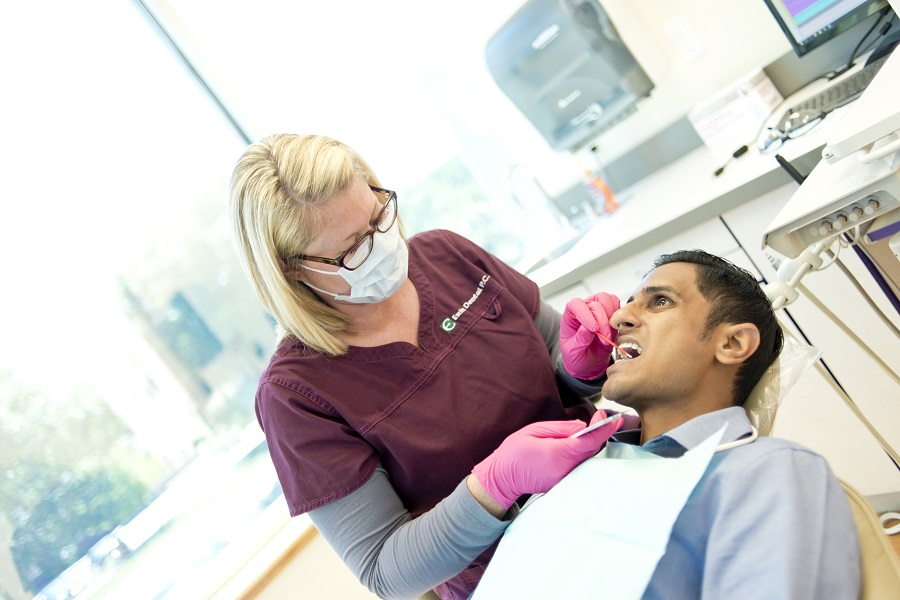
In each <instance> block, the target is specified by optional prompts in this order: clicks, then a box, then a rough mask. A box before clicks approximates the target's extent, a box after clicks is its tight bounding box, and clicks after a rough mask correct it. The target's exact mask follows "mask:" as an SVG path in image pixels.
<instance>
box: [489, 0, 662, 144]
mask: <svg viewBox="0 0 900 600" xmlns="http://www.w3.org/2000/svg"><path fill="white" fill-rule="evenodd" d="M486 58H487V65H488V70H489V71H490V73H491V75H492V76H493V78H494V81H496V82H497V85H498V86H499V87H500V89H501V90H502V91H503V92H504V93H505V94H506V95H507V96H508V97H509V98H510V100H512V101H513V103H515V104H516V106H517V107H518V108H519V110H521V111H522V112H523V113H524V114H525V116H526V117H528V119H529V120H530V121H531V123H532V124H533V125H534V126H535V127H536V128H537V130H538V131H539V132H540V133H541V135H543V136H544V139H546V140H547V142H548V143H549V144H550V146H551V147H552V148H553V149H554V150H577V149H579V148H580V147H582V146H584V145H585V144H586V143H588V142H589V141H590V140H591V139H592V138H594V137H596V136H597V135H599V134H600V133H602V132H604V131H606V130H607V129H609V128H610V127H612V126H613V125H615V124H616V123H617V122H619V121H620V120H621V119H623V118H625V117H627V116H628V115H630V114H632V113H633V112H635V110H636V107H635V103H636V102H637V100H638V99H639V98H641V97H643V96H647V95H649V94H650V91H651V90H652V89H653V82H652V81H651V80H650V78H649V77H648V75H647V73H646V72H645V71H644V69H643V68H642V67H641V65H640V64H639V63H638V62H637V60H636V59H635V57H634V55H633V54H632V53H631V52H630V51H629V49H628V48H627V47H626V46H625V43H624V42H623V41H622V39H621V37H620V36H619V33H618V31H617V30H616V27H615V26H614V25H613V23H612V21H610V19H609V16H608V15H607V13H606V11H605V10H604V9H603V7H602V6H601V5H600V3H599V2H597V1H596V0H528V1H527V2H526V3H525V4H524V5H523V6H522V8H520V9H519V10H518V11H517V12H516V13H515V14H514V15H513V16H512V17H510V19H509V20H508V21H507V22H506V23H505V24H504V25H503V26H502V27H501V28H500V29H499V30H498V31H497V33H495V34H494V36H493V37H492V38H491V39H490V41H489V42H488V44H487V49H486Z"/></svg>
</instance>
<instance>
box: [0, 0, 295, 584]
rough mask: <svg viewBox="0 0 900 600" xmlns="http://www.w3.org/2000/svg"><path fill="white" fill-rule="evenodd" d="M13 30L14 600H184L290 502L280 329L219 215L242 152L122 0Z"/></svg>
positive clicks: (7, 26)
mask: <svg viewBox="0 0 900 600" xmlns="http://www.w3.org/2000/svg"><path fill="white" fill-rule="evenodd" d="M0 22H2V25H0V27H2V34H0V47H2V53H3V56H4V59H3V60H4V89H5V92H4V100H3V104H2V106H3V111H2V120H3V127H2V129H3V131H4V143H3V147H2V150H0V152H2V155H3V165H4V166H3V171H4V181H5V190H4V191H5V194H4V197H5V200H4V203H3V204H4V208H3V216H2V218H0V230H2V234H0V256H2V261H3V274H4V281H5V284H4V286H3V289H4V292H3V296H2V300H0V303H2V311H0V331H2V338H3V342H2V346H0V353H2V354H0V490H2V493H0V582H2V583H0V587H2V592H0V597H3V598H9V599H16V600H18V599H19V598H31V597H33V596H35V595H40V597H47V598H54V599H55V598H68V597H70V596H75V595H82V594H83V595H84V596H85V597H87V596H95V597H110V598H154V597H166V595H168V596H169V597H184V596H181V594H183V590H184V589H198V587H197V586H198V585H200V584H198V583H196V581H192V579H194V578H196V577H197V575H198V574H202V573H203V569H204V566H205V565H207V564H208V563H210V562H211V561H212V560H213V558H214V557H216V556H217V555H220V554H221V552H222V550H223V549H224V548H225V547H227V546H228V545H229V544H230V542H231V541H232V540H233V539H235V538H236V537H238V536H239V535H240V531H239V530H240V528H247V527H253V519H254V517H255V516H256V515H258V514H259V513H260V512H261V511H263V509H265V508H266V507H267V506H269V505H270V504H271V503H273V502H274V501H277V500H279V492H280V490H279V488H278V486H277V481H276V479H275V477H274V471H273V470H272V468H271V465H270V463H269V459H268V456H267V455H266V452H265V444H264V443H263V440H262V436H261V433H260V432H259V427H258V425H257V424H256V420H255V417H254V414H253V391H254V388H255V385H256V380H257V379H258V377H259V373H260V371H261V369H262V367H263V365H264V364H265V361H266V360H267V354H268V352H269V350H270V349H271V347H272V345H273V342H274V331H273V327H272V323H271V321H270V320H269V319H268V317H267V315H266V314H265V313H264V312H263V311H262V309H261V308H260V307H259V303H258V302H257V301H256V299H255V297H253V296H252V293H251V291H250V290H249V286H248V285H247V284H246V282H245V278H244V276H243V274H242V273H241V271H240V267H239V266H238V263H237V261H236V258H235V252H234V250H233V247H232V244H231V239H230V231H229V225H228V217H227V211H226V208H225V207H226V204H227V202H226V190H227V178H228V176H229V174H230V169H231V165H232V164H233V163H234V161H235V159H236V157H237V156H238V155H239V153H240V152H241V150H242V149H243V145H244V144H243V141H242V140H241V139H240V138H239V137H238V136H237V134H236V133H235V131H234V130H233V129H232V128H231V127H230V126H229V125H228V123H227V122H226V120H225V119H224V118H223V116H222V114H221V113H220V112H219V111H218V110H217V109H216V107H215V106H214V105H213V104H212V102H210V99H209V97H208V95H207V94H205V92H204V91H203V90H202V89H201V88H200V86H198V85H197V83H196V81H195V80H194V79H193V78H192V77H191V76H189V74H188V72H187V71H186V69H185V68H184V67H183V65H182V64H181V63H180V62H179V61H178V60H177V58H176V57H175V56H174V55H173V53H172V52H171V51H170V50H169V49H168V48H167V47H166V45H165V44H164V43H162V41H161V39H160V38H159V36H158V35H157V33H156V32H155V31H154V30H153V29H152V28H151V27H150V26H149V25H148V23H147V21H146V20H145V18H144V17H143V16H142V15H141V14H140V13H139V11H138V10H136V8H135V6H134V5H132V4H130V3H128V2H114V1H112V0H101V1H98V2H89V3H69V2H61V1H57V2H35V3H27V2H17V3H6V4H4V5H3V8H2V9H0ZM221 576H222V575H221V574H219V577H221ZM200 589H202V587H200Z"/></svg>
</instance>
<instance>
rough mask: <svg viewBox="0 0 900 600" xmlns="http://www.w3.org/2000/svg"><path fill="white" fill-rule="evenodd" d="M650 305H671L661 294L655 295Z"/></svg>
mask: <svg viewBox="0 0 900 600" xmlns="http://www.w3.org/2000/svg"><path fill="white" fill-rule="evenodd" d="M650 304H651V305H653V306H668V305H670V304H672V301H671V300H670V299H669V298H667V297H666V296H663V295H661V294H656V295H654V296H653V300H652V301H651V303H650Z"/></svg>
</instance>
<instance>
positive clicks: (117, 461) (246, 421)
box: [0, 0, 574, 600]
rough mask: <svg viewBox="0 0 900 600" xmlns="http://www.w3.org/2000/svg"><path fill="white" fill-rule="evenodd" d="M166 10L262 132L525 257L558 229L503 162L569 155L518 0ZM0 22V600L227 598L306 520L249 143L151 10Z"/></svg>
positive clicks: (236, 109)
mask: <svg viewBox="0 0 900 600" xmlns="http://www.w3.org/2000/svg"><path fill="white" fill-rule="evenodd" d="M495 4H496V5H495ZM148 5H149V6H150V8H151V10H153V11H154V13H156V14H157V15H158V16H160V17H161V21H162V23H163V25H164V26H166V27H167V29H168V33H169V35H171V37H172V38H173V39H174V40H175V42H176V44H178V45H179V46H180V47H181V48H182V49H184V51H185V54H186V55H187V57H188V58H189V59H190V60H191V61H192V62H193V63H194V64H195V65H196V66H197V67H198V71H199V72H200V74H201V75H203V76H204V78H206V79H208V80H209V81H210V82H211V83H212V86H211V87H212V88H213V90H214V91H215V92H216V93H217V95H218V96H219V97H220V98H221V99H222V100H223V102H224V104H225V106H226V107H227V108H228V110H229V111H230V113H231V116H233V117H234V118H235V119H236V121H237V122H239V123H241V124H242V125H243V126H244V127H245V129H246V131H247V132H248V134H249V135H250V137H251V138H252V139H258V138H259V137H262V136H263V135H266V134H268V133H273V132H279V131H294V132H301V133H309V132H315V133H324V134H327V135H331V136H332V137H336V138H338V139H341V140H342V141H345V142H347V143H349V144H350V145H351V146H353V147H354V148H355V149H356V150H358V151H359V152H360V153H361V154H362V155H363V156H365V157H366V159H367V160H368V161H369V162H370V163H371V164H372V166H373V167H374V168H375V170H376V171H377V172H378V173H379V176H380V178H381V179H382V181H383V183H384V185H386V186H387V187H390V188H392V189H396V190H397V191H398V194H399V197H400V210H401V215H402V217H403V219H404V221H405V223H406V227H407V231H408V232H410V233H414V232H417V231H421V230H423V229H429V228H435V227H446V228H450V229H454V230H455V231H458V232H459V233H461V234H463V235H466V236H468V237H470V238H472V239H473V240H475V241H477V242H479V243H481V244H482V245H483V246H485V247H486V248H488V249H489V250H491V251H493V252H494V253H496V254H497V255H498V256H500V257H501V258H503V259H504V260H507V262H510V263H511V264H515V262H516V261H517V260H518V259H519V258H521V257H522V256H523V255H524V254H526V253H527V252H528V251H529V250H530V249H531V248H530V247H529V244H530V243H529V242H528V240H530V239H534V238H535V237H539V238H540V239H542V240H544V241H545V243H546V242H552V234H553V231H554V230H553V223H554V220H553V219H549V220H548V219H547V215H549V214H551V213H549V212H547V211H549V210H550V209H549V205H548V204H546V203H545V202H544V199H543V198H541V197H540V194H537V195H535V194H534V193H533V192H534V190H531V192H532V194H531V195H530V196H529V193H527V192H525V191H523V190H522V189H519V190H518V191H517V198H518V201H519V202H520V203H524V204H526V205H527V208H528V210H524V211H523V206H522V205H521V204H517V203H516V201H514V200H513V198H512V197H511V195H510V194H509V193H508V192H509V190H508V189H507V187H505V183H504V182H505V179H506V178H507V176H508V174H509V173H511V172H512V170H513V166H514V165H515V164H517V163H526V164H532V165H533V164H544V165H549V166H550V167H552V166H553V165H554V164H557V165H560V164H563V162H564V159H562V162H561V159H560V157H559V156H558V155H556V154H554V153H552V152H550V151H549V149H548V148H547V147H546V146H545V144H544V143H543V141H542V140H541V139H540V138H539V136H538V134H537V132H535V131H534V130H533V129H532V128H531V126H530V125H529V124H527V122H526V121H525V120H524V117H521V116H520V115H518V113H517V112H516V110H515V109H514V108H513V107H512V105H511V104H509V103H508V102H507V101H506V100H505V98H504V97H503V96H502V94H501V92H500V91H499V90H498V89H496V87H495V86H494V85H493V82H492V81H491V80H490V78H489V76H488V75H487V71H486V68H485V66H484V61H483V49H484V42H485V41H486V40H487V38H488V36H489V35H490V33H492V32H493V30H494V29H495V28H496V26H497V25H499V24H500V23H501V22H502V21H503V20H504V19H505V18H506V17H507V16H508V15H509V14H511V13H512V12H514V10H515V9H516V7H517V5H518V2H514V1H512V0H505V1H504V2H499V3H492V4H491V5H490V6H487V5H484V4H483V3H480V2H477V1H476V0H468V1H466V2H462V3H458V4H455V5H452V6H451V5H446V6H441V7H438V6H436V5H435V6H432V5H428V8H427V9H426V8H423V7H424V6H425V5H418V4H414V3H385V4H382V3H371V2H366V1H364V0H352V1H351V2H349V3H347V2H344V3H326V2H317V3H284V2H280V1H277V0H260V1H259V2H254V3H226V4H222V3H218V2H213V1H211V0H177V1H174V2H164V1H155V2H149V3H148ZM422 11H424V12H422ZM210 12H215V15H216V16H215V18H210V17H209V13H210ZM476 14H477V15H478V19H474V20H473V19H471V15H476ZM437 21H441V22H442V23H443V26H441V27H435V26H434V24H435V23H436V22H437ZM0 24H2V25H0V27H2V31H0V49H2V52H3V56H4V57H5V63H4V89H5V92H6V93H5V94H4V103H3V109H4V110H3V112H2V117H0V118H2V119H3V131H4V134H5V143H4V144H3V146H2V149H0V153H2V157H0V158H2V161H3V165H4V174H5V175H6V177H5V178H4V179H5V190H4V191H5V194H4V196H5V200H4V208H3V213H2V218H0V256H2V261H3V262H2V264H3V275H4V280H5V284H4V293H3V296H2V299H0V308H2V310H0V331H2V336H3V344H2V345H0V598H3V599H4V600H5V599H11V600H19V599H21V598H31V597H34V596H38V597H41V598H59V597H74V596H78V597H84V598H87V597H90V598H139V597H141V598H147V597H153V598H179V597H198V598H199V597H206V596H208V595H209V594H210V593H212V591H214V590H215V589H216V588H217V587H218V586H219V585H221V584H222V583H223V579H224V578H227V577H228V576H229V574H230V573H231V572H232V571H233V569H234V567H235V566H236V565H238V564H240V561H241V560H242V559H241V558H240V557H241V556H246V554H248V553H251V552H253V551H254V550H255V549H256V548H257V547H258V546H259V544H260V543H261V536H260V535H259V533H258V532H259V530H260V527H267V526H270V525H271V524H272V523H282V522H283V521H279V519H281V518H283V519H287V509H286V507H285V506H284V500H283V498H281V495H280V487H279V485H278V483H277V480H276V477H275V474H274V469H273V468H272V466H271V463H270V461H269V457H268V454H267V451H266V447H265V443H264V440H263V437H262V434H261V432H260V430H259V427H258V425H257V423H256V419H255V416H254V413H253V394H254V390H255V387H256V381H257V379H258V377H259V374H260V372H261V371H262V369H263V368H264V366H265V364H266V362H267V361H268V357H269V353H270V352H271V350H272V348H273V346H274V342H275V333H274V326H273V325H274V324H273V322H272V320H271V318H270V317H269V316H268V315H267V314H265V312H264V311H263V309H262V307H261V306H260V304H259V302H258V301H257V299H256V298H255V296H254V295H253V293H252V291H251V290H250V287H249V285H248V283H247V282H246V279H245V277H244V275H243V273H242V272H241V269H240V267H239V265H238V262H237V259H236V254H235V252H234V248H233V243H232V241H231V232H230V226H229V223H228V213H227V183H228V177H229V176H230V172H231V168H232V166H233V164H234V162H235V160H236V159H237V157H238V156H239V155H240V153H241V152H242V150H243V148H244V146H245V140H244V139H243V138H242V137H241V136H240V135H239V134H238V133H237V132H236V130H235V128H234V127H233V126H232V124H231V123H230V122H229V120H228V119H226V117H225V115H224V114H223V113H222V111H221V110H220V109H219V107H218V106H217V105H216V104H215V103H214V102H213V101H212V100H211V97H210V95H209V94H208V93H207V91H206V90H205V89H204V88H203V87H202V86H201V85H199V84H198V81H197V80H196V78H195V77H194V75H193V74H192V73H191V72H190V71H189V70H188V69H186V68H185V66H184V64H183V62H182V61H181V60H180V59H179V58H178V57H177V56H176V55H175V53H174V52H172V51H171V50H170V48H169V47H168V46H167V44H166V43H165V42H164V41H163V39H162V38H161V36H160V35H159V34H158V33H157V31H156V30H155V29H154V27H152V26H151V25H150V23H149V21H148V20H147V19H146V18H145V16H144V15H143V14H142V13H141V11H140V10H138V8H137V7H136V5H133V4H130V3H127V2H126V3H123V2H117V1H113V0H98V1H97V2H92V3H87V4H85V3H70V2H63V1H62V0H48V1H44V2H32V3H28V2H16V3H7V4H5V5H4V6H3V8H0ZM247 107H252V110H250V109H249V108H247ZM572 168H574V167H572ZM520 184H521V182H520ZM526 184H527V182H526ZM556 231H557V232H558V233H559V234H560V235H565V234H567V230H566V228H565V227H563V226H562V225H560V226H559V227H558V228H557V230H556ZM538 232H540V235H537V233H538ZM272 515H278V517H277V518H275V517H272ZM261 523H263V525H261ZM262 537H264V536H262ZM248 540H250V541H248Z"/></svg>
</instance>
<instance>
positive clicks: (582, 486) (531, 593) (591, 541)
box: [472, 427, 725, 600]
mask: <svg viewBox="0 0 900 600" xmlns="http://www.w3.org/2000/svg"><path fill="white" fill-rule="evenodd" d="M724 432H725V427H722V429H721V430H719V432H718V433H716V434H714V435H712V436H710V437H709V438H708V439H707V440H705V441H704V442H703V443H701V444H700V445H698V446H697V447H696V448H693V449H692V450H688V451H687V452H685V454H684V455H683V456H680V457H678V458H663V457H660V456H656V455H655V454H653V453H651V452H647V451H646V450H643V449H641V448H640V447H639V446H634V445H631V444H621V443H616V442H609V443H607V445H606V447H605V448H604V449H603V450H602V451H601V452H600V453H599V454H597V455H596V456H594V457H593V458H590V459H588V460H586V461H585V462H583V463H582V464H581V465H579V466H578V467H577V468H575V470H573V471H572V472H571V473H570V474H569V475H568V476H566V477H565V478H564V479H563V480H562V481H561V482H560V483H559V484H557V485H556V486H555V487H554V488H553V489H552V490H550V491H549V492H548V493H546V494H544V495H543V496H541V497H539V498H537V499H535V500H534V501H533V502H530V503H529V504H527V505H526V506H525V508H524V509H523V510H522V511H521V512H520V513H519V516H518V517H516V520H515V521H513V523H512V524H511V525H510V526H509V528H508V529H507V530H506V533H505V534H504V535H503V539H502V540H501V541H500V545H499V546H498V548H497V552H496V553H495V554H494V557H493V559H491V563H490V566H489V567H488V569H487V571H485V573H484V576H483V577H482V579H481V583H480V584H479V585H478V588H477V589H476V590H475V594H474V595H473V596H472V598H473V600H491V599H498V598H535V599H542V600H543V599H546V598H566V599H567V600H578V599H582V598H583V599H585V600H587V599H590V600H596V599H597V598H615V599H616V600H627V599H629V598H635V599H638V598H640V597H641V596H642V595H643V593H644V590H646V588H647V584H648V583H649V582H650V578H651V577H652V576H653V572H654V570H655V569H656V564H657V563H658V562H659V559H660V558H662V556H663V554H664V553H665V551H666V545H667V544H668V542H669V536H670V535H671V534H672V527H673V526H674V524H675V520H676V519H677V518H678V515H679V513H681V509H682V508H684V505H685V503H686V502H687V500H688V498H689V497H690V495H691V492H692V491H693V490H694V487H696V485H697V483H698V482H699V481H700V478H701V477H703V474H704V473H705V472H706V469H707V467H708V466H709V462H710V460H711V459H712V457H713V454H715V452H716V446H717V445H718V444H719V441H720V440H721V439H722V434H723V433H724Z"/></svg>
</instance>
